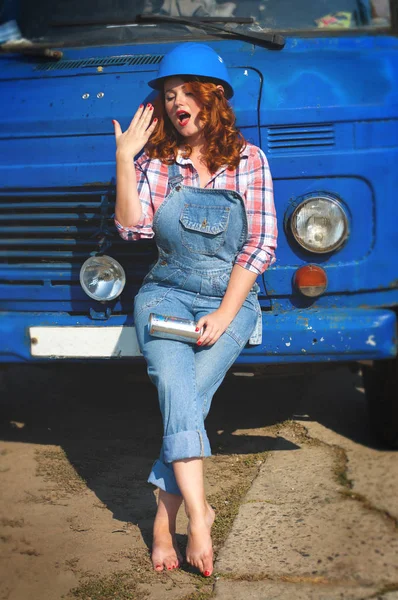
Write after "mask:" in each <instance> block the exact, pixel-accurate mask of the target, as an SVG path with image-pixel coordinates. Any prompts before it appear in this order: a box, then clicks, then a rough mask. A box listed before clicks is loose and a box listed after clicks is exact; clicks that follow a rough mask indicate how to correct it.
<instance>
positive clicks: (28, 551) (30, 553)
mask: <svg viewBox="0 0 398 600" xmlns="http://www.w3.org/2000/svg"><path fill="white" fill-rule="evenodd" d="M19 554H27V555H28V556H40V552H38V551H37V550H35V549H34V548H26V549H25V550H19Z"/></svg>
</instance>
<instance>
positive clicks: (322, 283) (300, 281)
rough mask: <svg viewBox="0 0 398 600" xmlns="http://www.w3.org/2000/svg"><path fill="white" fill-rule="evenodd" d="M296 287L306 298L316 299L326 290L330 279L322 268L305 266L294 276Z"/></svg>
mask: <svg viewBox="0 0 398 600" xmlns="http://www.w3.org/2000/svg"><path fill="white" fill-rule="evenodd" d="M293 281H294V285H295V287H296V288H297V289H298V290H299V292H301V293H302V294H303V295H304V296H309V297H310V298H316V296H320V295H321V294H323V292H324V291H325V290H326V287H327V285H328V278H327V275H326V273H325V271H324V270H323V269H322V267H318V265H305V266H304V267H300V269H297V271H296V273H295V274H294V279H293Z"/></svg>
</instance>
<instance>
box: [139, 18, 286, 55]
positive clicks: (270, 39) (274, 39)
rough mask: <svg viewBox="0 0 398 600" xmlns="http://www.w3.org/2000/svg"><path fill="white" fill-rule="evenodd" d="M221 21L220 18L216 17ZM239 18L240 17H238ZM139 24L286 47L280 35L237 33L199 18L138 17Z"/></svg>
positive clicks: (266, 32)
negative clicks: (165, 25) (182, 27)
mask: <svg viewBox="0 0 398 600" xmlns="http://www.w3.org/2000/svg"><path fill="white" fill-rule="evenodd" d="M214 18H215V19H216V20H218V21H219V19H218V17H214ZM237 18H239V17H237ZM136 21H137V23H175V24H176V25H187V26H188V27H197V28H198V29H204V30H208V31H210V32H220V33H227V34H228V35H232V36H234V37H236V38H238V39H240V40H244V41H245V42H251V43H252V44H255V45H257V46H265V47H268V46H272V47H274V48H278V49H281V48H283V47H284V45H285V38H284V37H283V36H282V35H280V34H279V33H272V32H268V31H259V32H254V31H250V32H248V31H244V32H243V31H240V30H239V31H237V30H236V29H230V28H229V27H223V26H222V25H215V24H213V21H211V22H209V21H207V20H206V21H205V20H204V18H198V17H170V16H168V15H137V16H136ZM228 22H229V23H237V22H239V21H233V17H232V18H228Z"/></svg>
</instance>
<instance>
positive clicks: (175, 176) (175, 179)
mask: <svg viewBox="0 0 398 600" xmlns="http://www.w3.org/2000/svg"><path fill="white" fill-rule="evenodd" d="M168 169H169V185H170V187H171V188H172V189H173V188H174V187H175V186H176V185H177V184H178V183H181V181H182V180H183V179H184V177H183V176H182V175H181V174H180V170H179V168H178V165H177V163H176V162H173V164H171V165H169V166H168Z"/></svg>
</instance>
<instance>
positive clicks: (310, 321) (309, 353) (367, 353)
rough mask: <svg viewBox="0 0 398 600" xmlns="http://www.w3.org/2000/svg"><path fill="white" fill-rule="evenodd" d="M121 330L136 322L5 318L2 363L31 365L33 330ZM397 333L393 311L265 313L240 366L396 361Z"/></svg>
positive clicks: (0, 324) (0, 335)
mask: <svg viewBox="0 0 398 600" xmlns="http://www.w3.org/2000/svg"><path fill="white" fill-rule="evenodd" d="M117 325H132V318H131V316H130V317H128V316H126V315H124V316H121V315H120V316H112V317H111V318H110V319H109V320H108V321H92V320H91V319H90V318H89V317H88V316H71V315H68V314H66V313H62V312H59V313H43V314H37V313H22V312H21V313H15V312H8V313H7V312H1V313H0V362H22V361H29V360H32V357H31V354H30V337H29V327H33V326H41V327H43V326H76V327H79V326H80V327H81V326H95V327H109V326H117ZM395 330H396V315H395V314H394V312H392V311H388V310H377V309H375V310H371V309H368V310H361V309H344V310H319V311H316V310H311V311H309V310H306V311H304V310H297V311H292V312H290V313H285V314H282V315H281V314H279V315H273V314H271V313H264V314H263V334H264V335H263V339H264V341H263V344H262V345H261V346H251V347H249V346H248V347H246V348H245V349H244V351H243V353H242V355H241V356H240V357H239V359H238V361H237V362H239V363H258V364H269V363H275V362H283V363H289V362H330V361H341V360H347V361H349V360H364V359H368V360H372V359H380V358H391V357H393V356H395V353H396V339H395V336H396V331H395ZM115 360H118V359H115ZM129 360H131V359H129Z"/></svg>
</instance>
